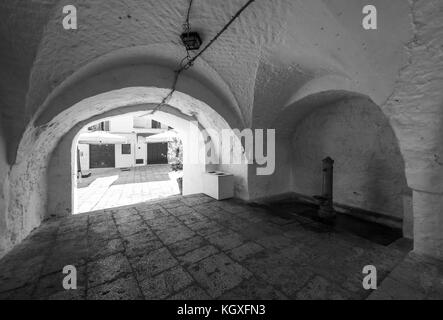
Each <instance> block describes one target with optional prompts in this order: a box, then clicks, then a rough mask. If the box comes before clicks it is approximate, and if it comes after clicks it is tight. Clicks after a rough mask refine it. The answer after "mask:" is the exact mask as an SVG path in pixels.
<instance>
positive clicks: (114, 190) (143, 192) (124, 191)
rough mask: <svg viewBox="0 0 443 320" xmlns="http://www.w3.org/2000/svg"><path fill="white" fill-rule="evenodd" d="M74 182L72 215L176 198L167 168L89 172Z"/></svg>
mask: <svg viewBox="0 0 443 320" xmlns="http://www.w3.org/2000/svg"><path fill="white" fill-rule="evenodd" d="M90 172H91V176H90V177H88V178H82V179H81V180H79V181H78V182H77V190H76V210H75V212H76V213H84V212H90V211H96V210H101V209H107V208H115V207H121V206H127V205H131V204H136V203H141V202H145V201H149V200H154V199H159V198H166V197H170V196H173V195H178V194H180V189H179V186H178V184H177V179H176V177H177V174H176V173H174V172H173V171H172V170H171V166H170V165H167V164H164V165H149V166H141V167H132V168H127V169H123V170H122V169H116V168H105V169H92V170H90Z"/></svg>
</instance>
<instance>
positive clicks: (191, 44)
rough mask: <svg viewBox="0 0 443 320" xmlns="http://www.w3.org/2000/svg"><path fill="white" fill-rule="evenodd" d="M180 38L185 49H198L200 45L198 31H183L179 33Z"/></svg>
mask: <svg viewBox="0 0 443 320" xmlns="http://www.w3.org/2000/svg"><path fill="white" fill-rule="evenodd" d="M181 39H182V41H183V45H184V46H185V47H186V50H189V51H193V50H198V49H200V46H201V45H202V40H201V38H200V35H199V34H198V32H185V33H183V34H182V35H181Z"/></svg>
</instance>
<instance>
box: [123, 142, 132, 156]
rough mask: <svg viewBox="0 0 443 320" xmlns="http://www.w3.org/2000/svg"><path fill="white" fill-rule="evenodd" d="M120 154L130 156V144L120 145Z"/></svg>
mask: <svg viewBox="0 0 443 320" xmlns="http://www.w3.org/2000/svg"><path fill="white" fill-rule="evenodd" d="M122 154H131V145H130V144H122Z"/></svg>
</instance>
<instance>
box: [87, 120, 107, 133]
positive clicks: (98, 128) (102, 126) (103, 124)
mask: <svg viewBox="0 0 443 320" xmlns="http://www.w3.org/2000/svg"><path fill="white" fill-rule="evenodd" d="M88 130H89V131H109V121H104V122H100V123H97V124H96V125H93V126H91V127H89V128H88Z"/></svg>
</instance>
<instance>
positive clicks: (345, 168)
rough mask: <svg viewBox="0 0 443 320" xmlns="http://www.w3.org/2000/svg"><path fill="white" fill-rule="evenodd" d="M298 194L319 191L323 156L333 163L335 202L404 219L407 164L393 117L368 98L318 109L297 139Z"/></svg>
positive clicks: (300, 130)
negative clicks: (396, 133)
mask: <svg viewBox="0 0 443 320" xmlns="http://www.w3.org/2000/svg"><path fill="white" fill-rule="evenodd" d="M293 152H294V158H293V177H294V178H293V181H294V190H295V192H297V193H299V194H303V195H308V196H314V195H320V194H321V189H322V160H323V159H324V158H326V157H328V156H329V157H331V158H333V159H334V160H335V164H334V201H336V202H337V203H340V204H345V205H348V206H352V207H357V208H361V209H365V210H368V211H373V212H377V213H383V214H385V215H390V216H394V217H397V218H401V219H402V218H403V194H405V193H406V192H407V191H408V190H407V185H406V178H405V174H404V163H403V159H402V156H401V154H400V150H399V147H398V142H397V139H396V137H395V136H394V132H393V131H392V128H391V126H390V125H389V122H388V120H387V119H386V117H385V116H384V115H383V113H382V112H381V111H380V109H379V108H378V107H377V106H376V105H374V103H373V102H371V101H369V100H367V99H364V98H359V99H355V98H354V99H351V100H344V101H341V102H338V103H336V104H333V105H329V106H324V107H322V108H319V109H317V110H316V111H314V112H313V113H311V114H310V115H309V116H307V117H306V118H305V120H304V121H302V122H301V123H300V124H299V126H298V127H297V129H296V133H295V135H294V138H293Z"/></svg>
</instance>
